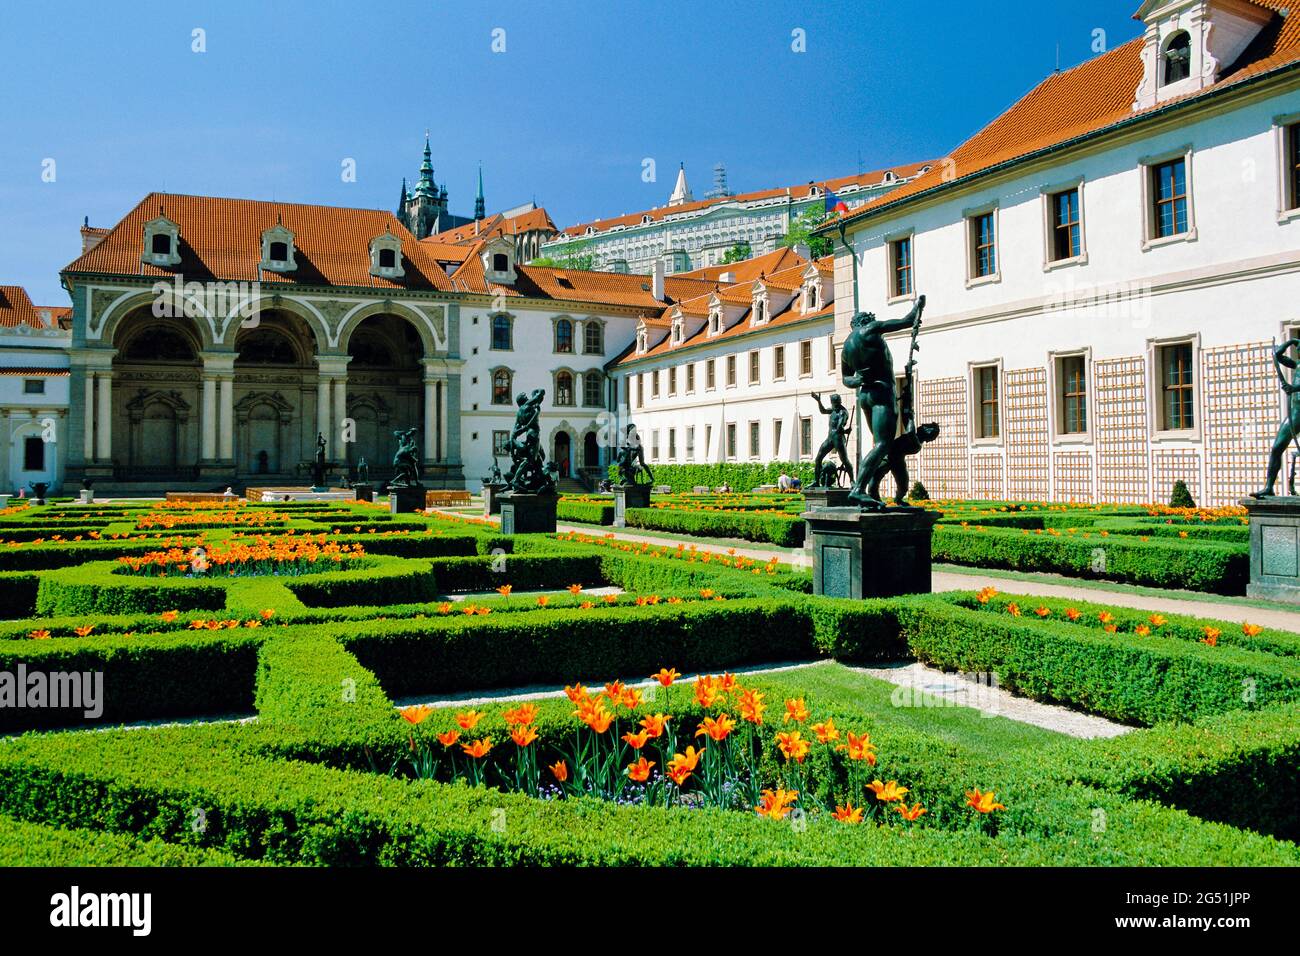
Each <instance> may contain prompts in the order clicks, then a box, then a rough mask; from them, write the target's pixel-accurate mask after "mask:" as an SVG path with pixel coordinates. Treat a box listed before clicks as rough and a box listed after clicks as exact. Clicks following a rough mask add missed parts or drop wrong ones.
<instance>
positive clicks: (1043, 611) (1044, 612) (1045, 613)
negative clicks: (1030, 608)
mask: <svg viewBox="0 0 1300 956" xmlns="http://www.w3.org/2000/svg"><path fill="white" fill-rule="evenodd" d="M1034 613H1035V614H1037V615H1038V616H1039V617H1051V615H1052V612H1051V610H1050V609H1049V608H1046V607H1044V606H1042V605H1041V604H1040V605H1039V606H1038V607H1036V608H1034Z"/></svg>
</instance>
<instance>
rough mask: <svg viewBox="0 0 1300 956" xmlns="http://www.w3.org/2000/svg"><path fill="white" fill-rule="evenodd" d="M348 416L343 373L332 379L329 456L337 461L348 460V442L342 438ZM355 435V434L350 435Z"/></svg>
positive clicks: (345, 381) (346, 386)
mask: <svg viewBox="0 0 1300 956" xmlns="http://www.w3.org/2000/svg"><path fill="white" fill-rule="evenodd" d="M347 417H348V380H347V373H346V369H345V370H344V374H343V375H342V376H339V377H338V378H335V379H334V435H333V436H332V437H331V436H329V435H326V436H325V437H326V438H328V439H329V456H330V457H331V458H332V459H334V460H335V461H338V462H346V461H347V460H348V444H347V442H345V441H344V440H343V432H344V429H345V428H346V422H347ZM352 437H355V436H352Z"/></svg>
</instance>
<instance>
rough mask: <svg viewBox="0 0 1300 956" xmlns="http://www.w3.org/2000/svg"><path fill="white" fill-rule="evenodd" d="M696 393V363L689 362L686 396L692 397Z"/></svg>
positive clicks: (687, 366)
mask: <svg viewBox="0 0 1300 956" xmlns="http://www.w3.org/2000/svg"><path fill="white" fill-rule="evenodd" d="M694 392H695V363H694V362H689V363H687V365H686V394H687V395H690V394H693V393H694Z"/></svg>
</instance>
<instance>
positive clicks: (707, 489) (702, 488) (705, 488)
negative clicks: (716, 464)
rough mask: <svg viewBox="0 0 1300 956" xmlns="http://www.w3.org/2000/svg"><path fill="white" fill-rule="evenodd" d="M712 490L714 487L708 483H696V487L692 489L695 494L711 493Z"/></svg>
mask: <svg viewBox="0 0 1300 956" xmlns="http://www.w3.org/2000/svg"><path fill="white" fill-rule="evenodd" d="M711 491H712V489H711V488H710V487H709V486H708V485H696V486H695V487H694V488H692V489H691V494H693V495H707V494H709V493H710V492H711Z"/></svg>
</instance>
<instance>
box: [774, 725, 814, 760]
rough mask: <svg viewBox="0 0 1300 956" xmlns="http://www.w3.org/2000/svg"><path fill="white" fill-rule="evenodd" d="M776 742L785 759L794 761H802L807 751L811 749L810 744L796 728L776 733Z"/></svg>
mask: <svg viewBox="0 0 1300 956" xmlns="http://www.w3.org/2000/svg"><path fill="white" fill-rule="evenodd" d="M776 744H777V747H779V748H780V750H781V753H782V754H783V755H784V756H785V759H786V760H793V761H795V762H796V763H803V762H804V758H805V757H807V756H808V752H809V751H810V750H812V744H811V743H809V742H808V741H806V740H804V739H803V735H802V734H800V733H799V731H797V730H792V731H790V732H789V733H780V734H777V735H776Z"/></svg>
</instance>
